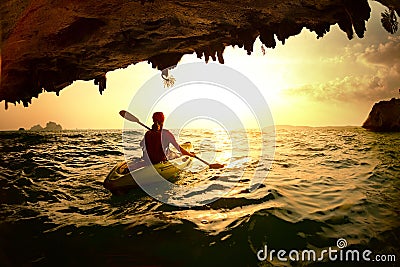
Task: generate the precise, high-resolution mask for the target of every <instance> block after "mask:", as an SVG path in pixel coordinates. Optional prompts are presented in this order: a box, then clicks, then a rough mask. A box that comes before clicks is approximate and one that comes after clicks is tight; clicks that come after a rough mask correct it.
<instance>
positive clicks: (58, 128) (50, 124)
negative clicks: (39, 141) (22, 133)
mask: <svg viewBox="0 0 400 267" xmlns="http://www.w3.org/2000/svg"><path fill="white" fill-rule="evenodd" d="M61 130H62V127H61V125H60V124H57V123H55V122H52V121H49V122H48V123H47V124H46V127H44V128H43V127H42V126H40V125H39V124H38V125H35V126H32V128H31V129H30V131H52V132H56V131H61Z"/></svg>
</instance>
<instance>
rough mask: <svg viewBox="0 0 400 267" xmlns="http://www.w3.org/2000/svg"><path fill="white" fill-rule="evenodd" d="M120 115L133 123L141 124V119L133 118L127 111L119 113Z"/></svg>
mask: <svg viewBox="0 0 400 267" xmlns="http://www.w3.org/2000/svg"><path fill="white" fill-rule="evenodd" d="M119 115H121V116H122V117H123V118H125V119H127V120H128V121H131V122H139V119H138V118H136V117H135V116H133V115H132V114H131V113H129V112H128V111H126V110H121V111H120V112H119Z"/></svg>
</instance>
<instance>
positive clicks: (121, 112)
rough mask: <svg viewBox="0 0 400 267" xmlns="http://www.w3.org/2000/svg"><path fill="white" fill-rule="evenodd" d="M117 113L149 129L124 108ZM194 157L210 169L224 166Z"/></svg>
mask: <svg viewBox="0 0 400 267" xmlns="http://www.w3.org/2000/svg"><path fill="white" fill-rule="evenodd" d="M119 115H121V116H122V117H123V118H125V119H126V120H128V121H131V122H136V123H138V124H140V125H142V126H143V127H145V128H146V129H148V130H150V128H149V127H148V126H147V125H145V124H143V123H141V122H140V120H139V119H138V118H136V117H135V116H134V115H132V114H131V113H130V112H128V111H126V110H121V111H120V112H119ZM194 157H195V158H196V159H198V160H200V161H201V162H203V163H204V164H206V165H208V167H210V169H221V168H223V167H224V165H223V164H219V163H213V164H211V163H208V162H207V161H205V160H204V159H201V158H199V157H198V156H196V155H194Z"/></svg>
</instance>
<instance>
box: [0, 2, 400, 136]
mask: <svg viewBox="0 0 400 267" xmlns="http://www.w3.org/2000/svg"><path fill="white" fill-rule="evenodd" d="M371 5H372V8H373V11H372V16H371V19H370V20H369V22H368V24H367V31H366V35H365V37H364V38H362V39H358V38H354V39H353V40H351V41H349V40H348V39H347V37H346V35H345V33H343V32H342V31H341V30H339V29H338V27H337V26H336V25H335V26H334V27H332V28H331V31H330V32H329V33H328V34H327V35H326V36H324V37H323V38H321V39H318V40H317V39H316V36H315V34H314V33H310V32H309V31H308V30H306V29H303V31H302V33H301V34H299V35H298V36H295V37H291V38H290V39H289V40H287V41H286V44H285V45H282V44H278V45H277V47H276V48H275V49H267V50H266V54H265V55H263V53H262V49H261V47H262V44H261V42H260V41H259V40H258V39H257V41H256V42H255V44H254V52H253V54H252V55H251V56H248V55H247V54H246V51H244V50H243V49H241V48H238V47H227V48H226V49H225V52H224V58H225V65H226V66H229V67H231V68H233V69H235V70H237V71H239V72H241V73H242V74H244V75H245V76H247V77H248V78H249V79H250V80H251V81H252V82H253V83H254V84H255V85H256V86H257V87H258V88H259V90H260V91H261V92H262V94H263V95H264V97H265V99H266V101H267V102H268V105H269V107H270V109H271V112H272V115H273V118H274V122H275V124H276V125H307V126H334V125H355V126H359V125H361V124H362V123H363V121H364V120H365V119H366V117H367V115H368V112H369V110H370V109H371V106H372V105H373V103H374V102H376V101H378V100H382V99H390V98H392V97H398V89H397V88H398V87H399V86H400V84H399V81H400V60H399V57H398V56H394V55H399V52H400V36H399V33H396V34H394V35H391V34H388V33H387V32H386V31H385V30H384V29H383V28H382V26H381V25H380V21H379V18H380V13H381V12H382V11H383V10H384V9H383V7H382V6H381V5H380V4H378V3H376V2H371ZM203 61H204V59H197V58H196V56H195V55H194V54H193V55H185V56H184V57H183V58H182V60H181V62H180V64H184V63H188V62H203ZM178 68H179V65H178ZM173 73H174V70H171V74H172V75H173ZM160 74H161V72H160V71H158V70H155V69H152V68H151V66H150V65H148V64H147V63H139V64H136V65H132V66H130V67H128V68H126V69H120V70H115V71H112V72H109V73H108V74H107V89H106V90H105V91H104V92H103V95H100V94H99V92H98V89H97V86H95V85H94V84H93V81H76V82H74V83H73V84H72V85H71V86H69V87H68V88H66V89H65V90H63V91H61V92H60V96H56V95H55V94H54V93H42V94H41V95H40V96H39V99H33V101H32V104H31V105H30V106H29V107H28V108H24V107H23V106H22V105H17V106H16V107H14V106H13V105H10V107H9V109H8V110H4V109H2V110H1V111H0V114H1V115H0V125H1V126H0V128H1V130H12V129H18V128H20V127H24V128H26V129H29V128H30V127H32V126H33V125H35V124H41V125H45V124H46V122H48V121H55V122H57V123H59V124H61V125H62V126H63V127H64V128H65V129H76V128H78V129H120V128H122V125H123V121H122V120H121V118H120V117H119V115H118V111H119V110H121V109H126V108H127V107H128V105H129V103H130V100H131V99H132V97H133V96H134V94H135V92H136V91H137V90H138V89H139V88H140V86H141V85H142V84H143V83H144V82H146V81H147V80H148V79H150V78H151V77H153V76H154V75H158V76H160ZM159 79H160V84H162V82H163V80H162V78H161V77H160V78H159ZM186 89H187V91H188V92H187V94H189V95H191V97H196V96H197V94H198V92H199V90H198V88H186ZM165 90H168V89H165ZM207 90H208V89H206V88H204V92H206V91H207ZM220 99H221V97H220ZM175 100H176V99H175ZM168 101H172V100H171V99H170V100H168ZM224 101H227V102H230V104H232V105H233V106H234V107H235V108H237V109H238V112H237V113H238V114H241V116H243V117H247V119H244V121H246V122H247V124H246V127H249V128H254V127H255V126H256V124H255V122H254V121H252V120H251V118H249V116H248V115H246V114H247V113H246V112H247V111H246V110H245V108H244V107H241V106H240V105H237V102H235V100H234V99H229V97H228V98H224ZM149 105H153V103H149ZM157 108H159V109H161V110H163V111H165V113H166V115H168V113H169V112H170V108H169V107H168V104H166V102H164V103H163V104H162V105H160V106H159V107H157ZM243 108H244V109H243ZM131 112H133V113H135V110H131ZM142 119H143V120H144V119H145V118H142ZM199 127H200V126H199Z"/></svg>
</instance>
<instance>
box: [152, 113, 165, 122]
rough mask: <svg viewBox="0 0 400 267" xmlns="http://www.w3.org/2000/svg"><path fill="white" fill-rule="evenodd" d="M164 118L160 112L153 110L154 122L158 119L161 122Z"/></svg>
mask: <svg viewBox="0 0 400 267" xmlns="http://www.w3.org/2000/svg"><path fill="white" fill-rule="evenodd" d="M164 119H165V117H164V114H163V113H162V112H154V114H153V121H154V122H156V121H158V122H161V123H163V122H164Z"/></svg>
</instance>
